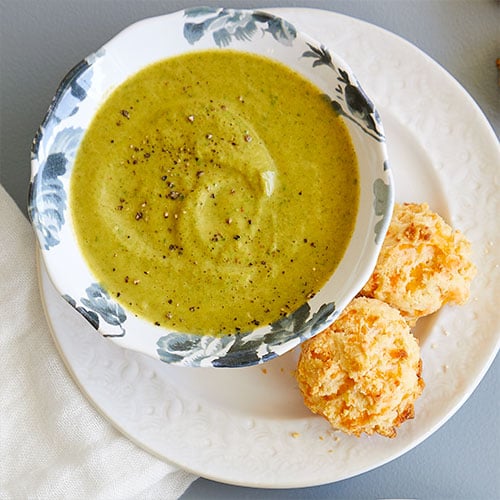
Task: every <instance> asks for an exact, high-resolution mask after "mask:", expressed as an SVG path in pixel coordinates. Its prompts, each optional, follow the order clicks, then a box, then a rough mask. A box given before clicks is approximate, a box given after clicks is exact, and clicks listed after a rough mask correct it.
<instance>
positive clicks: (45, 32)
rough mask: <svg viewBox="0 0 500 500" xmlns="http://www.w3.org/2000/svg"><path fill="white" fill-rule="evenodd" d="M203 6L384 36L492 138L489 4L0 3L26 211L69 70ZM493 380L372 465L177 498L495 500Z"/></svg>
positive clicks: (498, 33) (493, 372)
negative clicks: (308, 481) (325, 20)
mask: <svg viewBox="0 0 500 500" xmlns="http://www.w3.org/2000/svg"><path fill="white" fill-rule="evenodd" d="M200 4H203V5H224V6H228V7H239V8H245V7H261V8H262V7H280V6H282V7H315V8H322V9H327V10H332V11H336V12H339V13H342V14H347V15H350V16H353V17H356V18H359V19H362V20H365V21H368V22H370V23H373V24H375V25H378V26H380V27H382V28H385V29H387V30H389V31H392V32H394V33H396V34H398V35H400V36H402V37H403V38H405V39H407V40H408V41H410V42H412V43H413V44H414V45H416V46H417V47H419V48H420V49H422V50H423V51H424V52H426V53H427V54H428V55H430V56H431V57H432V58H433V59H435V60H436V61H437V62H438V63H440V64H441V65H442V66H443V67H444V68H445V69H446V70H447V71H448V72H449V73H451V75H453V76H454V77H455V78H456V79H457V80H458V81H459V82H460V83H461V84H462V85H463V87H465V89H466V90H467V91H468V92H469V93H470V94H471V96H472V97H473V98H474V99H475V101H476V102H477V103H478V105H479V106H480V108H481V109H482V111H483V113H484V114H485V116H486V118H487V119H488V120H489V122H490V123H491V125H492V127H493V129H494V131H495V132H496V134H497V137H498V135H499V132H500V104H499V103H500V99H499V97H500V87H499V86H498V85H497V83H498V79H499V73H498V72H497V68H496V66H495V60H496V58H498V57H500V4H499V2H498V1H496V0H422V1H418V0H414V1H410V0H399V1H398V0H373V1H370V0H316V1H309V2H306V1H296V0H295V1H293V0H288V1H281V0H274V1H272V2H263V1H257V0H256V1H253V2H250V1H246V0H233V1H224V2H213V1H209V0H205V1H202V2H200V1H198V2H196V1H189V0H185V1H181V0H175V1H168V0H149V1H145V0H142V1H136V0H81V1H78V0H0V152H1V154H0V182H1V184H2V185H3V186H4V187H5V189H6V190H7V191H8V192H9V193H10V194H11V196H12V197H13V198H14V200H15V201H16V203H17V204H18V205H19V207H20V208H21V210H22V211H23V212H24V213H25V214H26V197H27V185H28V180H29V172H30V164H29V150H30V144H31V141H32V138H33V136H34V134H35V132H36V130H37V128H38V126H39V124H40V122H41V121H42V119H43V116H44V114H45V112H46V110H47V107H48V104H49V103H50V100H51V98H52V95H53V93H54V91H55V89H56V87H57V85H58V84H59V81H60V79H61V78H62V77H63V76H64V74H65V73H66V72H67V70H68V69H69V68H71V67H72V66H73V65H74V64H76V63H77V62H78V61H79V60H81V59H82V58H83V57H85V56H86V55H88V54H89V53H92V52H93V51H95V50H96V48H98V47H99V46H100V45H102V44H103V43H105V42H106V41H108V40H109V38H111V37H112V36H113V35H114V34H116V33H117V32H118V31H120V30H121V29H122V28H124V27H125V26H127V25H129V24H131V23H132V22H134V21H137V20H139V19H141V18H143V17H149V16H153V15H159V14H165V13H168V12H173V11H175V10H180V9H183V8H186V7H190V6H194V5H200ZM497 327H498V322H497ZM499 381H500V362H499V360H498V359H497V360H496V361H495V362H494V363H493V365H492V366H491V368H490V369H489V371H488V372H487V374H486V376H485V377H484V379H483V381H482V382H481V384H480V385H479V387H478V388H477V389H476V391H475V392H474V393H473V394H472V396H471V397H470V398H469V399H468V401H467V402H466V403H465V404H464V405H463V406H462V408H461V409H460V410H459V411H458V412H457V413H456V414H455V415H454V416H453V417H452V418H451V419H450V420H449V421H448V422H447V423H446V424H445V425H444V426H443V427H442V428H441V429H439V430H438V431H437V432H435V433H434V434H433V435H432V436H431V437H429V438H428V439H427V440H426V441H424V442H423V443H422V444H420V445H419V446H417V447H416V448H414V449H413V450H412V451H410V452H408V453H406V454H405V455H403V456H402V457H400V458H399V459H397V460H394V461H392V462H390V463H389V464H386V465H384V466H382V467H379V468H377V469H375V470H373V471H371V472H367V473H365V474H362V475H360V476H357V477H354V478H351V479H348V480H345V481H341V482H337V483H333V484H329V485H323V486H316V487H311V488H303V489H295V490H265V489H251V488H241V487H236V486H230V485H225V484H220V483H216V482H213V481H209V480H205V479H198V480H197V481H195V482H194V483H193V484H192V485H191V487H190V488H189V489H188V490H187V492H186V493H185V494H184V495H183V497H182V498H183V499H184V500H188V499H198V498H204V499H205V498H206V499H208V498H228V499H229V498H231V499H232V498H246V499H253V498H255V499H265V498H266V499H267V498H269V499H275V498H276V499H278V498H287V499H293V498H296V499H299V498H300V499H323V498H348V499H355V498H374V499H375V498H467V499H471V498H478V499H485V498H499V497H500V474H499V472H500V426H499V422H498V413H499V409H500V408H499V401H500V391H499V389H500V383H499Z"/></svg>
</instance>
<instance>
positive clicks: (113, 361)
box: [41, 9, 500, 488]
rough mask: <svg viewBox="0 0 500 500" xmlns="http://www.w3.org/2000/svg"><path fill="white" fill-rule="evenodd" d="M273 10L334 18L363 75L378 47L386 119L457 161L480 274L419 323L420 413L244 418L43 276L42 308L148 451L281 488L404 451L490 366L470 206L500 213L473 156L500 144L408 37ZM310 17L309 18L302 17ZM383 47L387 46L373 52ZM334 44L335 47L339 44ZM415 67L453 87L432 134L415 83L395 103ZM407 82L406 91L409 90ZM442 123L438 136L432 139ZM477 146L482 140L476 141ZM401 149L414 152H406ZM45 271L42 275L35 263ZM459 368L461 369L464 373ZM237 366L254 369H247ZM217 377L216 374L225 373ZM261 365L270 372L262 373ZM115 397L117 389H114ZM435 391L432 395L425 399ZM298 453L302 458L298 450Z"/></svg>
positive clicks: (106, 405)
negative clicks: (89, 318)
mask: <svg viewBox="0 0 500 500" xmlns="http://www.w3.org/2000/svg"><path fill="white" fill-rule="evenodd" d="M270 11H271V12H277V13H279V14H280V15H282V16H283V17H285V18H289V19H290V20H291V21H292V22H295V23H296V25H298V26H300V27H301V28H303V29H304V30H307V31H309V32H310V33H312V34H314V29H316V30H318V32H320V31H321V30H322V29H326V27H328V29H329V30H331V32H330V35H329V36H330V37H331V38H332V39H333V40H335V37H334V35H332V34H331V33H333V32H334V31H335V29H338V30H339V33H340V34H339V36H338V39H337V40H336V41H334V42H332V43H331V46H332V47H333V48H334V49H335V46H337V47H339V44H340V45H341V46H342V49H343V50H346V51H351V52H352V51H354V52H352V53H351V54H350V55H349V56H348V57H346V58H348V59H349V60H350V61H353V62H352V66H353V69H354V70H355V71H356V72H357V73H359V74H360V75H361V76H362V72H363V71H366V70H368V69H369V68H370V64H367V65H366V68H367V69H364V68H363V67H362V66H360V67H359V69H357V68H356V60H357V61H358V62H359V61H360V57H361V59H362V60H363V61H364V58H366V57H367V54H369V53H370V51H371V53H373V52H375V53H377V56H378V61H379V64H385V65H386V66H385V68H386V70H387V72H388V74H390V75H391V76H394V75H398V77H401V78H402V79H401V80H400V81H396V78H395V79H394V81H392V80H391V81H388V80H387V78H385V79H384V78H378V79H377V78H373V79H372V81H371V82H370V83H371V84H372V86H373V89H372V90H371V91H370V93H371V94H373V95H374V96H375V97H377V96H378V99H379V102H378V104H379V107H380V109H381V112H384V110H385V112H386V113H387V116H388V117H389V118H390V120H389V123H390V122H391V121H392V122H394V123H395V124H396V125H397V124H400V125H401V126H402V127H403V128H404V129H405V131H409V132H410V133H414V134H416V135H418V136H419V139H420V142H421V143H422V145H423V146H424V147H425V148H426V150H428V151H429V155H430V157H431V158H430V161H431V163H432V165H433V167H435V168H436V176H437V177H438V178H443V177H444V176H446V174H447V173H449V172H447V167H448V168H449V165H450V160H453V161H454V163H451V164H452V165H454V166H455V165H456V164H458V165H461V166H462V168H457V169H456V170H455V171H454V176H453V178H452V179H449V181H448V185H447V193H448V188H449V189H451V195H453V196H448V198H447V200H446V204H445V205H446V207H444V208H445V211H446V209H448V208H449V214H445V215H448V216H449V217H450V218H451V221H452V223H453V224H454V225H456V226H457V227H462V226H465V227H466V228H467V231H465V232H466V234H467V235H468V236H471V239H472V240H473V244H474V245H475V246H474V249H475V257H476V261H477V258H478V257H481V259H482V261H481V264H480V273H479V275H478V278H477V279H476V281H475V283H474V287H473V297H472V300H471V301H470V303H469V304H468V305H467V306H464V307H462V308H460V309H456V308H445V310H443V311H442V312H440V313H439V315H437V316H435V317H434V318H431V319H429V320H426V323H425V327H424V329H426V330H428V331H429V332H430V333H429V335H428V336H426V337H422V338H421V340H422V356H423V358H424V378H425V377H426V375H427V376H428V375H432V376H431V377H429V378H428V387H427V390H426V391H424V395H423V396H422V398H421V399H420V400H419V401H417V405H416V412H417V417H416V419H415V420H413V421H411V422H407V423H406V424H405V425H404V426H403V427H402V428H401V430H400V432H399V435H398V437H397V438H396V439H394V440H387V439H385V438H379V437H363V438H361V439H359V440H357V439H356V438H351V437H348V436H343V435H341V434H339V433H335V432H331V431H330V430H329V429H328V425H327V424H326V422H324V421H323V420H322V419H320V418H318V417H314V416H312V415H311V416H308V415H307V414H295V415H291V416H290V418H285V419H283V418H281V419H273V418H269V417H266V416H257V417H252V416H251V415H250V416H249V415H246V414H245V413H244V412H241V413H238V412H234V411H233V412H232V411H227V410H226V409H225V408H224V405H223V404H221V403H220V402H218V401H210V400H207V399H206V398H202V397H200V398H197V399H194V400H193V399H192V398H190V397H189V394H182V391H183V388H182V387H178V388H177V387H174V386H173V384H172V382H169V381H168V379H167V376H169V377H170V376H172V375H174V376H177V377H178V378H177V380H178V381H179V380H181V377H180V376H179V373H180V372H179V371H178V370H185V369H184V368H175V367H170V368H165V367H164V366H162V367H161V368H160V367H158V366H157V365H154V360H149V358H147V359H146V357H142V356H141V355H137V354H135V353H131V352H122V351H120V348H119V347H117V346H115V345H113V347H112V348H111V347H110V345H111V343H109V345H108V344H102V342H105V340H104V339H101V338H99V337H95V338H92V337H91V336H89V335H86V333H88V331H85V332H82V331H81V328H80V326H79V325H83V324H84V323H83V321H84V320H83V319H81V318H80V321H81V322H82V323H80V324H78V323H74V321H76V318H74V316H73V315H74V311H72V310H70V309H71V308H69V307H67V306H66V304H64V307H62V306H61V305H60V304H59V305H57V304H54V303H50V300H51V297H50V293H49V289H48V285H49V283H48V282H47V281H45V282H42V296H43V299H44V301H45V306H46V307H48V308H49V309H50V308H52V310H56V312H57V314H53V311H52V312H51V311H49V312H48V319H49V323H51V329H52V332H53V334H54V338H55V341H56V343H58V344H59V348H60V350H61V353H62V356H63V359H64V360H65V362H66V364H67V365H68V368H69V370H70V372H71V373H72V374H73V376H74V377H75V378H76V379H77V381H78V383H79V384H80V386H81V387H82V390H83V391H84V392H85V393H86V394H87V396H88V397H89V399H90V400H91V402H92V403H93V404H94V405H95V406H96V407H97V408H98V409H99V410H100V411H101V412H102V413H103V414H104V415H106V416H107V417H108V419H109V420H110V421H111V422H112V424H113V425H114V426H116V427H117V428H118V429H119V430H121V431H122V432H124V433H125V434H126V435H127V436H129V437H130V438H131V439H132V440H134V441H135V442H136V443H137V444H139V445H140V446H141V447H143V448H145V449H147V450H148V451H150V452H151V453H154V454H155V455H157V456H160V457H161V458H163V459H165V460H168V461H171V462H172V463H175V464H176V465H179V466H181V467H183V468H185V469H187V470H190V471H192V472H194V473H196V474H200V475H202V476H204V477H207V478H210V479H214V480H217V481H221V482H226V483H231V484H238V485H245V486H252V487H269V488H288V487H301V486H313V485H318V484H324V483H327V482H334V481H338V480H341V479H346V478H348V477H352V476H354V475H357V474H359V473H362V472H365V471H367V470H370V469H373V468H375V467H377V466H380V465H382V464H383V463H386V462H388V461H390V460H392V459H394V458H396V457H398V456H400V455H401V454H403V453H405V452H406V451H408V450H409V449H411V448H413V447H414V446H416V445H417V444H418V443H420V442H421V441H423V440H424V439H425V438H427V437H428V436H429V435H431V434H432V433H433V432H434V431H435V430H437V429H438V428H439V427H440V426H441V425H443V424H444V423H445V422H446V421H447V420H448V419H449V418H450V417H451V416H452V415H453V414H454V413H455V412H456V411H457V409H458V408H459V407H460V406H461V405H462V404H463V402H464V401H465V400H466V399H467V398H468V397H469V395H470V394H471V393H472V391H473V390H474V389H475V387H476V386H477V384H478V383H479V382H480V380H481V378H482V377H483V375H484V373H485V372H486V371H487V369H488V367H489V365H490V364H491V362H492V361H493V359H494V358H495V355H496V353H497V352H498V348H499V342H500V331H499V329H498V313H497V312H496V310H495V309H494V307H493V306H494V298H492V297H493V296H494V295H495V292H494V287H495V286H496V287H497V288H496V290H497V292H499V290H498V287H499V284H498V283H499V281H500V280H498V279H497V280H496V281H492V283H490V288H489V289H488V288H487V287H486V286H485V285H486V284H487V281H485V280H488V279H489V280H492V279H493V280H494V273H495V272H496V273H498V267H495V255H494V252H493V251H490V253H487V250H488V249H490V250H492V248H493V245H494V243H498V244H500V241H499V234H498V229H497V228H496V227H495V225H494V224H492V223H491V222H488V220H486V221H485V222H484V224H476V225H474V223H475V222H477V220H479V221H480V220H481V219H480V218H479V219H477V216H476V215H475V214H472V215H471V214H470V213H469V212H467V210H468V209H471V208H473V207H474V206H475V202H477V203H479V205H480V207H481V208H484V209H486V210H487V211H491V213H492V214H493V213H495V212H498V210H495V209H498V202H496V203H497V205H495V199H491V200H488V201H484V200H483V201H481V202H480V201H479V200H477V199H476V198H477V196H478V195H479V194H483V192H484V191H487V194H488V193H491V192H493V193H494V183H490V185H489V186H488V185H487V183H486V182H485V181H486V179H485V177H484V174H481V172H480V171H478V170H477V168H478V165H479V164H480V163H481V160H484V159H485V158H490V159H495V160H498V159H499V156H500V154H499V153H498V150H492V149H491V145H493V144H496V142H493V141H496V139H495V138H494V134H493V133H492V131H491V129H490V128H489V124H488V123H487V122H486V120H485V119H484V116H483V115H482V113H481V112H480V111H479V109H478V108H477V105H475V103H474V102H473V101H472V99H471V98H470V96H469V95H468V94H467V93H466V92H465V91H464V90H463V89H462V88H461V87H460V86H459V84H457V82H456V81H455V80H453V78H452V77H450V75H448V73H446V72H445V71H443V70H442V69H441V68H440V67H439V66H438V65H437V64H436V63H435V62H433V61H432V60H431V59H430V58H429V57H428V56H426V55H425V54H423V53H422V52H420V51H419V50H418V49H416V48H415V47H414V46H412V45H411V44H409V43H408V42H405V41H404V40H402V39H400V38H399V37H397V36H395V35H393V34H391V33H388V32H386V31H384V30H382V29H380V28H377V27H375V26H373V25H368V24H367V23H364V22H362V21H358V20H355V19H352V18H349V17H347V16H342V15H339V14H336V13H333V12H325V11H315V10H311V9H270ZM294 16H295V17H296V19H295V17H294ZM308 23H310V24H311V26H309V27H308V26H305V25H307V24H308ZM301 25H303V26H301ZM314 27H316V28H314ZM344 33H345V35H344ZM317 36H318V38H319V37H320V36H321V38H324V39H325V41H328V39H329V38H328V35H327V34H322V35H320V34H319V33H318V35H317ZM356 36H357V37H358V38H357V39H356V42H357V43H356V46H354V45H353V44H351V46H349V43H347V42H348V41H349V40H351V41H352V39H353V38H355V37H356ZM360 36H362V38H360ZM342 43H343V45H342ZM367 46H368V47H367ZM370 47H372V48H371V49H370ZM384 48H385V49H387V51H386V52H380V49H384ZM377 51H378V52H377ZM339 52H340V53H341V55H343V54H342V50H339ZM357 52H363V55H362V56H359V57H357V56H356V53H357ZM394 52H395V53H396V55H399V56H401V57H402V58H404V56H408V55H410V56H412V57H411V61H412V63H411V68H409V64H408V65H406V66H405V64H404V61H403V60H402V61H400V66H399V67H398V62H397V59H398V58H397V57H393V56H394ZM344 57H345V56H344ZM391 64H392V66H391ZM417 71H424V74H425V72H426V71H427V72H429V75H428V76H429V78H427V77H426V78H424V81H420V82H418V83H419V84H420V88H419V90H420V91H422V90H424V91H425V90H426V89H425V85H427V84H428V83H429V81H430V80H432V79H437V80H438V81H439V82H440V83H443V82H444V84H445V86H447V87H448V89H449V90H450V95H452V96H454V97H453V99H452V100H451V101H449V102H445V101H443V102H439V103H437V106H436V109H433V113H435V114H436V118H437V119H444V120H445V127H444V128H445V129H446V128H448V129H449V130H442V131H440V132H439V133H432V132H435V131H434V130H432V124H431V125H429V124H428V123H427V122H426V121H425V120H424V121H423V122H422V121H421V118H422V117H421V114H420V113H419V110H418V105H419V103H420V105H421V104H422V102H424V103H426V102H428V101H429V100H430V101H431V102H432V99H433V98H434V96H433V95H432V94H429V95H426V94H425V92H423V93H422V92H419V95H418V97H419V99H420V101H419V99H415V100H414V101H417V102H413V101H412V102H409V103H407V104H406V106H405V108H404V109H405V113H406V114H405V113H403V112H402V111H401V109H402V108H401V101H402V100H403V99H404V97H405V95H406V90H405V89H404V86H405V77H407V76H412V75H413V73H414V72H417ZM386 77H387V75H386ZM364 80H366V78H364ZM387 85H390V86H392V85H394V86H396V87H397V86H398V85H401V86H402V89H401V92H397V93H395V94H394V93H390V94H391V99H392V100H390V99H387V98H386V94H387V93H386V94H384V89H386V87H387ZM409 92H410V94H411V93H412V90H411V89H410V90H409ZM457 96H459V97H460V104H461V106H458V107H459V108H460V110H459V111H455V110H454V107H453V104H454V103H456V101H455V99H456V98H457ZM416 97H417V96H416ZM422 99H423V101H422ZM457 116H462V118H464V117H466V118H471V120H472V122H473V124H474V126H475V129H473V130H472V129H470V128H468V127H470V123H469V125H467V123H461V122H455V121H453V119H454V118H456V117H457ZM450 120H451V122H450ZM384 121H385V118H384ZM466 122H469V120H466ZM396 125H395V126H396ZM443 134H444V138H445V142H444V143H441V144H440V143H439V141H440V140H442V139H443ZM454 134H455V135H458V137H459V138H460V144H458V143H456V142H455V141H454V140H450V139H453V138H454ZM388 139H389V134H388ZM436 144H438V145H439V146H440V151H439V154H436V152H435V148H436ZM477 146H481V147H482V148H483V149H482V150H481V151H478V147H477ZM471 147H472V153H473V155H472V156H471V155H470V154H467V153H470V151H469V150H468V149H467V148H469V149H470V148H471ZM484 148H486V149H484ZM408 160H409V161H411V158H408ZM419 160H421V158H419ZM455 161H456V162H457V163H455ZM497 163H498V161H497ZM492 164H494V163H493V162H492ZM395 168H397V166H395ZM404 168H405V167H404V166H403V169H404ZM490 168H492V167H490ZM478 175H479V177H478ZM481 175H483V176H481ZM447 177H449V175H448V176H447ZM463 178H466V179H467V180H468V182H469V184H468V186H469V189H470V190H471V193H469V195H470V198H468V197H467V196H465V195H463V193H462V192H460V191H457V189H458V186H460V183H461V181H463ZM477 189H480V190H481V191H480V192H479V191H477ZM416 201H423V200H416ZM481 203H483V205H481ZM476 226H477V227H476ZM41 274H42V276H41V277H42V279H43V269H42V270H41ZM488 275H490V276H488ZM495 283H496V284H495ZM486 290H488V292H487V291H486ZM488 293H489V295H488ZM496 295H497V296H498V293H496ZM483 313H487V314H483ZM488 313H489V314H488ZM66 315H68V316H66ZM75 316H78V315H75ZM457 317H458V320H459V321H460V323H463V324H467V322H468V321H469V322H470V324H471V325H473V326H474V328H467V329H464V328H462V329H456V334H455V335H454V334H453V333H454V332H451V333H450V329H453V327H454V325H455V324H456V322H457ZM64 321H69V324H70V325H72V324H76V328H75V329H74V331H66V330H65V329H64V328H61V326H64ZM454 322H455V323H454ZM455 326H456V325H455ZM82 333H83V335H82ZM94 340H95V343H94ZM71 342H75V343H76V344H77V345H78V342H84V343H86V345H87V347H90V349H87V350H83V351H81V352H75V351H74V346H73V351H71V348H72V344H71ZM104 346H105V347H104ZM464 346H465V347H467V348H469V349H470V351H469V353H470V356H467V357H465V356H463V351H464ZM108 347H110V348H111V349H113V351H112V355H113V356H114V357H109V358H107V359H106V358H105V357H103V354H106V353H109V352H110V351H109V350H108ZM450 353H451V354H450ZM457 353H458V354H457ZM450 356H452V357H451V358H450ZM275 361H279V362H283V363H285V365H282V366H281V367H280V366H279V365H278V366H277V369H276V372H277V373H280V370H281V368H282V367H283V366H287V365H286V363H287V361H288V362H292V361H293V360H290V359H287V357H286V356H285V357H282V359H279V358H278V360H275ZM273 363H274V361H271V362H270V364H269V367H268V370H269V371H271V370H273V369H274V366H275V365H274V364H273ZM255 368H256V370H260V369H261V368H259V367H255ZM464 368H465V370H464ZM172 370H174V371H172ZM175 370H177V371H175ZM187 370H190V369H187ZM195 370H204V369H195ZM243 370H252V368H250V369H243ZM216 371H217V370H216ZM464 371H465V372H468V373H465V374H462V373H464ZM189 373H193V372H183V374H182V376H183V377H184V375H186V377H187V375H188V374H189ZM198 373H200V374H201V373H209V372H198ZM233 373H234V374H237V373H239V372H231V375H230V377H234V376H235V375H233ZM245 374H248V375H250V374H253V375H255V370H253V371H248V372H245ZM221 376H222V377H223V376H224V374H223V372H222V374H221ZM245 376H246V375H245ZM268 376H272V374H271V373H268ZM113 377H114V378H113ZM271 380H273V379H271ZM106 381H107V382H106ZM174 381H175V379H174ZM115 383H116V384H117V385H114V384H115ZM230 384H231V381H228V386H230ZM233 387H234V385H233ZM137 391H139V392H137ZM111 396H113V397H114V398H115V399H114V400H110V397H111ZM148 398H149V399H148ZM151 398H152V401H151ZM235 399H236V396H235ZM436 402H439V403H440V404H439V405H436V404H433V403H436ZM131 403H133V404H131ZM151 403H152V404H151ZM186 420H187V422H186ZM224 426H225V427H224ZM320 437H322V438H323V439H321V438H320ZM330 450H333V452H330ZM224 455H226V456H227V457H228V458H225V457H224ZM304 456H306V457H307V460H304V458H303V457H304ZM270 471H272V473H271V472H270ZM271 476H272V477H271Z"/></svg>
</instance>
